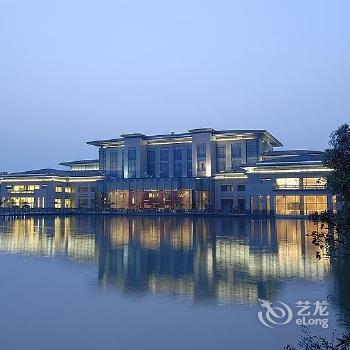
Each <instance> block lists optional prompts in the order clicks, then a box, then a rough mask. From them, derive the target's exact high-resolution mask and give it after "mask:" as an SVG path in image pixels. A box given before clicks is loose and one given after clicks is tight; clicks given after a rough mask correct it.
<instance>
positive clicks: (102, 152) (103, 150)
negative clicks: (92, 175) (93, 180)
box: [98, 147, 107, 172]
mask: <svg viewBox="0 0 350 350" xmlns="http://www.w3.org/2000/svg"><path fill="white" fill-rule="evenodd" d="M98 153H99V162H100V170H101V171H102V172H104V171H106V168H107V164H106V163H107V157H106V148H102V147H101V148H99V150H98Z"/></svg>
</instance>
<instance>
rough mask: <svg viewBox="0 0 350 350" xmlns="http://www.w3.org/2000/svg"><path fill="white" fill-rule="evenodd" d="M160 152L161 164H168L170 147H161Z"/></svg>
mask: <svg viewBox="0 0 350 350" xmlns="http://www.w3.org/2000/svg"><path fill="white" fill-rule="evenodd" d="M159 152H160V161H161V162H168V161H169V148H168V147H161V148H160V151H159Z"/></svg>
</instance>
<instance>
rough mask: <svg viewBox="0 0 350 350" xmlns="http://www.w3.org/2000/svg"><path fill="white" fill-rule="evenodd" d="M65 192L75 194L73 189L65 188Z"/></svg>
mask: <svg viewBox="0 0 350 350" xmlns="http://www.w3.org/2000/svg"><path fill="white" fill-rule="evenodd" d="M64 192H66V193H72V192H73V188H72V187H65V188H64Z"/></svg>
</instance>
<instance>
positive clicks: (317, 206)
mask: <svg viewBox="0 0 350 350" xmlns="http://www.w3.org/2000/svg"><path fill="white" fill-rule="evenodd" d="M323 211H327V196H304V214H305V215H310V214H315V213H321V212H323Z"/></svg>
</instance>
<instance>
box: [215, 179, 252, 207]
mask: <svg viewBox="0 0 350 350" xmlns="http://www.w3.org/2000/svg"><path fill="white" fill-rule="evenodd" d="M246 184H247V179H245V178H242V179H227V180H216V181H215V211H216V212H218V213H224V214H245V211H246V204H245V201H246Z"/></svg>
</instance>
